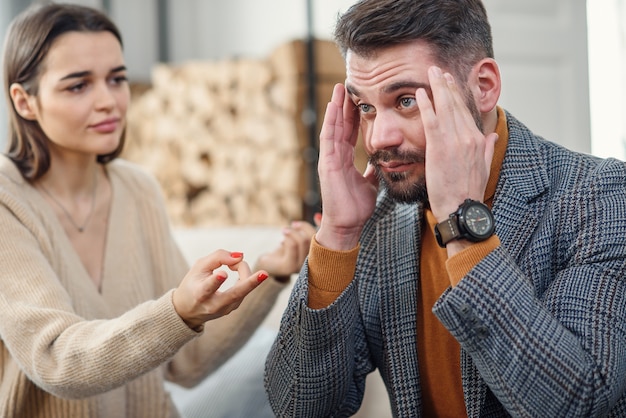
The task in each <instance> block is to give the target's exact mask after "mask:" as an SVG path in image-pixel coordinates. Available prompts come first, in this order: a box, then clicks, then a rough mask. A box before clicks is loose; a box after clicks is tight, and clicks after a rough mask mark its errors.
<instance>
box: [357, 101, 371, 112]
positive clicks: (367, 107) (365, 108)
mask: <svg viewBox="0 0 626 418" xmlns="http://www.w3.org/2000/svg"><path fill="white" fill-rule="evenodd" d="M372 109H373V107H372V106H370V105H368V104H365V103H362V104H360V105H359V110H360V111H361V113H370V112H371V111H372Z"/></svg>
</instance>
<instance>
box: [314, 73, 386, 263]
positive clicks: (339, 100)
mask: <svg viewBox="0 0 626 418" xmlns="http://www.w3.org/2000/svg"><path fill="white" fill-rule="evenodd" d="M359 117H360V116H359V112H358V109H357V108H356V107H355V106H354V103H352V101H351V100H350V98H349V97H348V96H347V95H346V90H345V87H344V86H343V84H337V85H335V88H334V89H333V95H332V98H331V101H330V102H329V103H328V105H327V106H326V113H325V115H324V122H323V124H322V130H321V133H320V155H319V162H318V174H319V180H320V189H321V195H322V213H323V216H322V223H321V225H320V228H319V230H318V232H317V234H316V236H315V237H316V240H317V242H318V243H319V244H321V245H323V246H324V247H326V248H329V249H332V250H341V251H345V250H350V249H352V248H354V247H356V245H357V244H358V241H359V237H360V235H361V230H362V229H363V225H364V224H365V221H366V220H367V219H368V218H369V217H370V216H371V215H372V213H373V212H374V207H375V205H376V195H377V191H378V182H377V180H376V177H375V175H374V170H373V168H372V167H370V166H368V167H367V169H366V170H365V173H364V174H361V173H360V172H359V170H358V169H357V168H356V166H355V165H354V154H355V147H356V143H357V139H358V136H359V133H358V130H359Z"/></svg>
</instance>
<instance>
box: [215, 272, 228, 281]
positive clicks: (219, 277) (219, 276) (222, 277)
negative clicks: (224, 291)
mask: <svg viewBox="0 0 626 418" xmlns="http://www.w3.org/2000/svg"><path fill="white" fill-rule="evenodd" d="M226 279H228V274H226V273H223V272H219V273H217V280H219V281H220V282H225V281H226Z"/></svg>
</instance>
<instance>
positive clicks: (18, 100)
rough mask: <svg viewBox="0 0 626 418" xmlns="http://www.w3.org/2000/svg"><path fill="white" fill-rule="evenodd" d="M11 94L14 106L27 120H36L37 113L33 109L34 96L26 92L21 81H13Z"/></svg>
mask: <svg viewBox="0 0 626 418" xmlns="http://www.w3.org/2000/svg"><path fill="white" fill-rule="evenodd" d="M9 94H10V95H11V101H12V102H13V107H15V110H16V111H17V113H18V114H19V115H20V116H21V117H23V118H24V119H26V120H35V119H36V117H37V115H36V113H35V111H34V109H33V106H34V100H32V99H33V97H32V96H31V95H30V94H28V93H27V92H26V90H25V89H24V87H23V86H22V85H21V84H19V83H13V84H11V86H10V87H9Z"/></svg>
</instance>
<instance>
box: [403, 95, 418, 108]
mask: <svg viewBox="0 0 626 418" xmlns="http://www.w3.org/2000/svg"><path fill="white" fill-rule="evenodd" d="M416 104H417V101H416V100H415V97H403V98H402V99H400V105H401V106H402V107H404V108H410V107H414V106H416Z"/></svg>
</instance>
